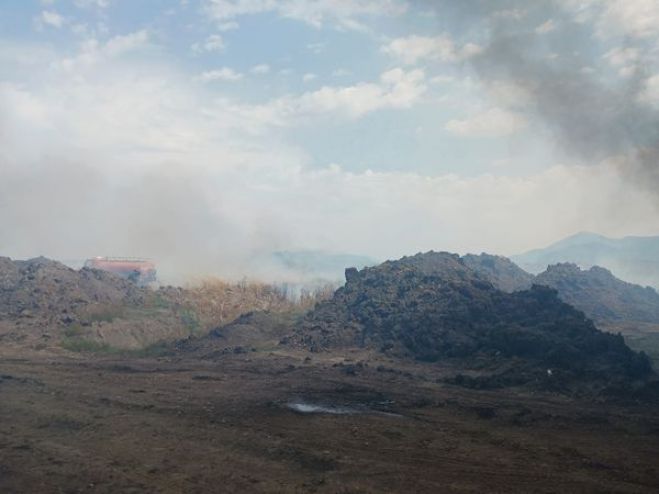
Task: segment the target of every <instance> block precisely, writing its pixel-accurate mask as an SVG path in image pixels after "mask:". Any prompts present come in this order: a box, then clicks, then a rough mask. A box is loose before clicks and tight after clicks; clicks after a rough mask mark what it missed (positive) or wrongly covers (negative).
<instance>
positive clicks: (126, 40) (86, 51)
mask: <svg viewBox="0 0 659 494" xmlns="http://www.w3.org/2000/svg"><path fill="white" fill-rule="evenodd" d="M148 45H149V33H148V32H147V31H146V30H140V31H136V32H133V33H129V34H125V35H117V36H114V37H112V38H110V39H109V40H108V41H106V42H105V43H101V42H100V41H99V40H97V39H96V38H89V39H86V40H84V41H83V42H82V43H81V45H80V50H79V52H78V53H77V54H76V55H75V56H74V57H68V58H63V59H61V60H57V61H55V62H53V63H52V66H53V67H55V68H61V69H65V70H68V71H73V70H76V69H77V68H79V67H85V66H86V67H90V66H93V65H96V64H98V63H99V62H101V61H103V60H107V59H110V58H119V57H121V56H122V55H125V54H127V53H130V52H134V51H138V50H140V49H143V48H145V47H147V46H148Z"/></svg>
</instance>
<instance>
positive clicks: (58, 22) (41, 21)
mask: <svg viewBox="0 0 659 494" xmlns="http://www.w3.org/2000/svg"><path fill="white" fill-rule="evenodd" d="M65 23H66V19H65V18H64V17H63V16H61V15H60V14H58V13H57V12H55V11H54V10H44V11H42V12H41V15H39V17H38V18H37V24H38V25H39V26H43V25H46V26H51V27H54V28H56V29H60V28H61V27H62V26H64V24H65Z"/></svg>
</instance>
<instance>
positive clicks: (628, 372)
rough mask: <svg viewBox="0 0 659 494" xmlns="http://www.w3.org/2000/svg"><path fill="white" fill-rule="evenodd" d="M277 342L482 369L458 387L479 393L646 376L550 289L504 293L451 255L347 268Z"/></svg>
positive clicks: (615, 383) (618, 340)
mask: <svg viewBox="0 0 659 494" xmlns="http://www.w3.org/2000/svg"><path fill="white" fill-rule="evenodd" d="M284 343H286V344H290V345H294V346H301V347H304V348H308V349H311V350H315V351H323V350H331V349H341V348H350V347H353V348H354V347H362V348H372V349H374V350H378V351H381V352H384V353H387V354H390V355H392V356H397V357H402V358H406V357H408V358H414V359H417V360H422V361H428V362H434V361H439V360H443V361H447V360H448V361H455V362H462V364H461V365H466V366H470V365H473V366H477V367H478V368H479V369H481V370H482V369H488V372H487V373H486V375H481V376H479V377H478V378H474V379H472V378H464V379H463V378H460V379H459V381H460V382H459V383H458V384H467V385H474V386H478V387H482V386H485V387H498V386H507V385H531V386H542V387H546V388H547V389H559V388H560V389H563V390H564V389H574V388H573V385H575V386H578V387H580V386H581V385H582V384H584V383H588V384H587V387H588V389H589V390H595V389H597V390H600V391H601V390H603V389H607V388H617V389H625V388H626V387H628V386H629V385H631V383H632V382H633V381H636V380H638V379H645V378H646V377H649V376H651V375H653V373H652V371H651V368H650V365H649V361H648V359H647V357H646V356H644V355H641V354H637V353H635V352H633V351H632V350H630V349H629V348H628V347H627V346H626V345H625V343H624V340H623V339H622V337H620V336H616V335H612V334H608V333H604V332H601V331H599V330H598V329H597V328H596V327H595V325H594V324H593V323H592V321H590V320H588V319H586V317H585V316H584V314H583V313H582V312H580V311H579V310H577V309H575V308H573V307H572V306H570V305H568V304H566V303H564V302H562V301H561V300H560V299H559V298H558V294H557V292H556V291H555V290H553V289H551V288H548V287H542V286H537V285H535V286H534V287H533V288H531V289H530V290H523V291H518V292H514V293H506V292H504V291H502V290H499V289H497V288H495V287H494V286H493V285H492V283H490V282H489V281H488V280H487V279H486V277H485V276H484V275H482V274H480V273H478V272H476V271H474V270H473V269H471V268H470V267H469V266H468V265H467V264H466V263H465V261H464V260H462V259H461V258H460V257H459V256H458V255H455V254H449V253H436V252H428V253H426V254H417V255H415V256H412V257H404V258H402V259H400V260H398V261H387V262H385V263H383V264H380V265H379V266H375V267H371V268H365V269H363V270H360V271H358V270H356V269H350V270H347V271H346V284H345V286H344V287H342V288H340V289H339V290H337V291H336V293H335V294H334V296H333V297H332V298H331V299H330V300H328V301H325V302H321V303H319V304H318V305H317V306H316V308H315V309H314V310H313V311H311V312H310V313H309V314H308V315H307V316H306V318H305V319H304V320H303V321H302V322H301V323H299V324H298V326H297V328H296V329H295V331H294V333H293V334H292V335H291V336H290V337H288V338H286V339H285V340H284ZM548 369H550V370H551V372H548V371H547V370H548ZM456 382H457V381H456Z"/></svg>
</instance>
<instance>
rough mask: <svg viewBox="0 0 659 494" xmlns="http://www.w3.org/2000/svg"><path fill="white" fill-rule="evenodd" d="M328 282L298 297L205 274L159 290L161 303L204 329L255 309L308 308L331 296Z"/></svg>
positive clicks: (281, 289)
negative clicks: (180, 285)
mask: <svg viewBox="0 0 659 494" xmlns="http://www.w3.org/2000/svg"><path fill="white" fill-rule="evenodd" d="M333 291H334V290H333V288H332V287H331V286H329V285H326V286H322V287H318V288H314V289H303V290H302V291H301V293H300V296H299V297H298V298H297V299H296V300H292V299H291V298H290V297H288V296H287V291H286V289H285V288H284V287H281V286H277V285H273V284H267V283H261V282H257V281H247V280H243V281H240V282H229V281H225V280H221V279H218V278H205V279H203V280H201V281H199V282H197V283H196V284H194V285H191V286H188V287H186V288H174V287H163V288H160V289H159V290H158V291H157V292H156V299H157V300H158V303H160V304H164V305H166V306H167V307H169V308H171V309H172V310H173V311H174V312H175V313H176V314H178V316H179V317H180V318H181V320H183V321H184V323H186V324H188V325H198V329H199V330H200V331H201V332H202V333H205V332H207V331H209V330H210V329H212V328H215V327H217V326H222V325H224V324H228V323H230V322H232V321H234V320H235V319H237V318H238V317H240V316H241V315H243V314H247V313H249V312H255V311H270V312H285V311H305V310H309V309H311V308H313V307H314V306H315V305H316V303H317V302H319V301H321V300H326V299H328V298H329V297H331V295H332V293H333Z"/></svg>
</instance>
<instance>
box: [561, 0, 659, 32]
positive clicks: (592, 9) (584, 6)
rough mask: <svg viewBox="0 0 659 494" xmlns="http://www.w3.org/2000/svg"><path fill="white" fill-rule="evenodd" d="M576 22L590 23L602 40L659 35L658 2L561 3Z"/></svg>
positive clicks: (592, 0) (580, 0)
mask: <svg viewBox="0 0 659 494" xmlns="http://www.w3.org/2000/svg"><path fill="white" fill-rule="evenodd" d="M560 2H561V3H562V4H563V5H564V6H565V7H566V8H567V9H569V10H571V11H572V12H573V13H574V14H576V17H575V19H576V20H577V21H578V22H592V23H594V24H595V27H596V31H597V34H598V35H599V36H600V37H602V38H610V37H612V36H622V37H625V36H628V37H631V38H656V37H657V36H658V35H659V2H657V1H656V0H560Z"/></svg>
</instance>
